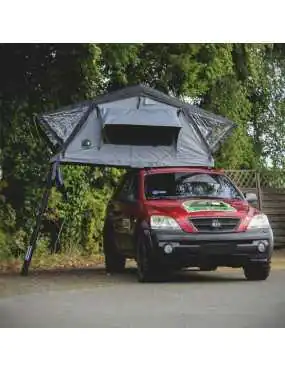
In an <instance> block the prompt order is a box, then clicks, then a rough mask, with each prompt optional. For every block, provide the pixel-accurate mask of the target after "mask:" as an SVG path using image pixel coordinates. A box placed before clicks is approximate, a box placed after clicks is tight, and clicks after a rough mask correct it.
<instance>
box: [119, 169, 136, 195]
mask: <svg viewBox="0 0 285 371" xmlns="http://www.w3.org/2000/svg"><path fill="white" fill-rule="evenodd" d="M115 198H116V199H121V200H127V199H130V200H137V199H138V175H137V174H128V175H127V176H126V178H124V180H123V183H122V185H121V187H120V189H119V190H118V193H117V194H116V196H115Z"/></svg>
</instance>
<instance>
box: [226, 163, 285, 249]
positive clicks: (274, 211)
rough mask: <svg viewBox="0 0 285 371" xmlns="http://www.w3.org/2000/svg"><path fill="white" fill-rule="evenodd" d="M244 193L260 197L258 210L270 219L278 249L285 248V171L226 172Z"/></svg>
mask: <svg viewBox="0 0 285 371" xmlns="http://www.w3.org/2000/svg"><path fill="white" fill-rule="evenodd" d="M225 173H226V174H227V175H228V176H229V177H230V178H231V179H232V180H233V182H234V183H235V184H236V185H237V186H238V187H239V188H240V189H241V190H242V191H243V192H254V193H256V194H257V196H258V205H257V206H258V208H259V209H260V210H262V211H263V212H264V213H265V214H266V215H267V216H268V218H269V220H270V223H271V226H272V229H273V232H274V240H275V246H276V248H285V171H263V172H257V171H255V170H226V171H225Z"/></svg>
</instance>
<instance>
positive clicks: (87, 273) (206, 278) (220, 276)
mask: <svg viewBox="0 0 285 371" xmlns="http://www.w3.org/2000/svg"><path fill="white" fill-rule="evenodd" d="M6 279H7V280H13V279H16V280H19V281H22V282H28V281H30V280H35V279H36V280H40V281H41V280H43V281H45V280H56V281H60V280H63V281H65V280H66V279H70V280H82V281H86V280H90V279H91V280H93V281H94V282H96V281H97V280H99V281H101V282H102V281H106V282H110V281H114V282H122V283H127V282H137V276H136V268H134V267H131V268H127V269H126V270H125V271H124V273H121V274H112V275H107V274H106V272H105V269H104V268H103V267H96V268H69V269H62V270H59V269H57V270H38V271H31V272H30V273H29V275H28V276H27V277H22V276H20V275H19V274H16V273H7V274H0V280H6ZM242 280H244V278H243V275H242V271H241V270H238V269H233V270H229V271H226V272H224V271H215V272H199V270H194V269H193V270H192V269H191V270H183V271H177V272H173V273H172V274H171V275H168V276H167V277H164V279H163V281H162V282H169V283H171V282H182V283H183V282H186V283H188V282H206V283H211V282H212V283H215V282H226V281H230V282H233V281H242ZM158 283H159V282H158Z"/></svg>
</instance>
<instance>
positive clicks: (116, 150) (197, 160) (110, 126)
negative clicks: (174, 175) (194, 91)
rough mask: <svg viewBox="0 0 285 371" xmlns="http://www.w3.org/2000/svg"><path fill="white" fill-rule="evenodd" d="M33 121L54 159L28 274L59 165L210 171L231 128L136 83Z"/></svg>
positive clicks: (24, 271) (28, 257) (29, 254)
mask: <svg viewBox="0 0 285 371" xmlns="http://www.w3.org/2000/svg"><path fill="white" fill-rule="evenodd" d="M37 121H38V124H39V127H40V128H41V129H42V132H43V133H44V134H45V136H46V137H47V138H48V140H49V143H50V145H51V147H52V149H53V151H54V155H53V157H52V158H51V160H50V161H51V164H52V166H51V170H50V173H49V176H48V181H47V190H46V192H45V194H44V196H43V200H42V204H41V208H40V211H39V215H38V217H37V222H36V227H35V229H34V231H33V234H32V237H31V242H30V246H29V248H28V251H27V254H26V257H25V261H24V265H23V268H22V274H27V273H28V267H29V264H30V261H31V258H32V254H33V251H34V249H35V246H36V240H37V236H38V233H39V228H40V222H41V218H42V214H43V213H44V211H45V208H46V206H47V202H48V197H49V190H50V189H51V187H52V185H53V182H54V180H55V179H57V180H58V177H57V175H58V174H59V164H60V163H62V164H64V163H69V164H71V163H73V164H89V165H94V166H115V167H124V168H149V167H169V166H203V167H212V166H213V165H214V159H213V154H214V152H215V151H216V150H217V149H218V148H219V146H220V145H221V143H222V142H223V141H224V140H225V139H226V138H227V137H228V136H229V134H230V133H231V131H232V129H233V128H234V127H235V124H234V123H233V122H232V121H230V120H228V119H226V118H224V117H221V116H217V115H214V114H212V113H210V112H207V111H205V110H202V109H200V108H198V107H197V106H194V105H190V104H188V103H185V102H183V101H181V100H179V99H177V98H174V97H170V96H168V95H166V94H163V93H161V92H160V91H157V90H154V89H151V88H148V87H145V86H141V85H138V86H132V87H127V88H125V89H122V90H118V91H116V92H113V93H109V94H106V95H103V96H99V97H97V98H95V99H94V100H92V101H86V102H82V103H79V104H77V105H74V106H70V107H66V108H63V109H60V110H57V111H55V112H52V113H48V114H43V115H41V116H40V117H38V120H37Z"/></svg>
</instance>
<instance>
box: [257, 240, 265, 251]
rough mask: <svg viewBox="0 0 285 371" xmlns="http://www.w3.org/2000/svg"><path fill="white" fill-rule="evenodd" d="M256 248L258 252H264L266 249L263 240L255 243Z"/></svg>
mask: <svg viewBox="0 0 285 371" xmlns="http://www.w3.org/2000/svg"><path fill="white" fill-rule="evenodd" d="M257 250H258V251H259V252H264V251H265V250H266V246H265V244H264V243H263V242H259V244H258V245H257Z"/></svg>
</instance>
